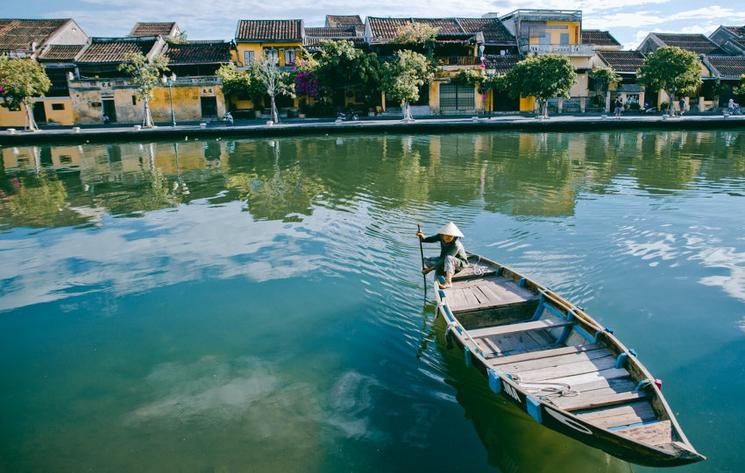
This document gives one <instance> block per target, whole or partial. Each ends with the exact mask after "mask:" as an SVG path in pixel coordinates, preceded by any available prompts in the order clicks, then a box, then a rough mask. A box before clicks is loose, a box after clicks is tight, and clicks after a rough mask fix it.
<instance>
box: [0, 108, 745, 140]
mask: <svg viewBox="0 0 745 473" xmlns="http://www.w3.org/2000/svg"><path fill="white" fill-rule="evenodd" d="M629 128H644V129H676V128H677V129H711V128H745V115H735V116H729V117H725V116H723V115H688V116H683V117H675V118H668V117H665V116H660V115H652V116H649V115H634V116H623V117H619V118H615V117H605V118H604V117H602V116H598V115H595V116H567V115H561V116H555V117H551V118H549V119H545V120H544V119H539V118H535V117H526V116H521V115H503V116H496V117H491V118H487V117H478V118H476V117H474V118H422V119H417V120H414V121H412V122H404V121H402V120H399V119H390V118H389V119H363V120H359V121H345V122H341V123H337V122H335V121H332V120H287V121H284V122H282V123H280V124H276V125H268V124H267V123H266V122H260V121H246V122H236V124H235V125H233V126H226V125H225V124H223V123H221V122H217V123H210V124H208V125H207V126H206V127H204V128H203V127H201V126H200V125H199V124H189V125H177V126H175V127H173V126H158V127H155V128H151V129H139V130H138V129H136V128H135V127H134V126H126V127H112V126H106V127H91V128H80V129H79V130H75V129H73V128H62V129H44V130H40V131H37V132H34V133H31V132H27V131H22V130H16V131H15V133H13V132H10V131H7V130H6V131H0V145H21V144H39V143H90V142H111V141H141V140H149V139H168V138H178V139H183V138H187V137H193V138H198V137H209V136H236V137H239V136H245V137H249V136H252V137H271V136H291V135H307V134H342V133H375V132H382V133H423V132H431V133H438V132H439V133H443V132H444V133H447V132H459V131H478V130H483V131H497V130H510V129H512V130H520V131H538V132H540V131H597V130H613V129H629Z"/></svg>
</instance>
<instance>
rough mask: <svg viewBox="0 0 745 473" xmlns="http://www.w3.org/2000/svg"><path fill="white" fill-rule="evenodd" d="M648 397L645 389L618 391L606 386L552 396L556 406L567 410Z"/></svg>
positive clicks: (603, 405) (615, 403) (590, 407)
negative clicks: (566, 395)
mask: <svg viewBox="0 0 745 473" xmlns="http://www.w3.org/2000/svg"><path fill="white" fill-rule="evenodd" d="M646 397H647V393H646V392H644V391H633V390H632V391H625V392H616V391H614V390H613V389H612V388H605V389H596V390H594V391H587V392H584V393H578V394H577V395H576V396H568V397H556V398H551V402H552V403H553V404H554V405H555V406H556V407H559V408H561V409H564V410H566V411H579V410H584V409H595V408H598V407H607V406H613V405H617V404H625V403H627V402H631V401H637V400H640V399H645V398H646Z"/></svg>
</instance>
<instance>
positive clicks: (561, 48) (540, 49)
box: [521, 44, 593, 56]
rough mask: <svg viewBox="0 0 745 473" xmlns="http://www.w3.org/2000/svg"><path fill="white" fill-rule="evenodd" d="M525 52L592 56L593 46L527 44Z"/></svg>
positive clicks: (524, 48) (523, 46)
mask: <svg viewBox="0 0 745 473" xmlns="http://www.w3.org/2000/svg"><path fill="white" fill-rule="evenodd" d="M521 49H522V50H523V52H527V53H533V54H537V55H542V54H563V55H565V56H592V54H593V49H592V45H591V44H527V45H522V47H521Z"/></svg>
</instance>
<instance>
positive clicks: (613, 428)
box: [608, 420, 660, 431]
mask: <svg viewBox="0 0 745 473" xmlns="http://www.w3.org/2000/svg"><path fill="white" fill-rule="evenodd" d="M659 422H660V421H659V420H645V421H644V422H636V423H635V424H627V425H617V426H615V427H608V430H610V431H615V430H623V429H631V428H634V427H641V426H642V425H650V424H657V423H659Z"/></svg>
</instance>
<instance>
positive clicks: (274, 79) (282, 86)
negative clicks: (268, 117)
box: [250, 58, 295, 123]
mask: <svg viewBox="0 0 745 473" xmlns="http://www.w3.org/2000/svg"><path fill="white" fill-rule="evenodd" d="M250 71H251V72H250V74H251V79H252V80H255V81H256V82H257V83H258V84H259V85H260V86H261V89H262V90H263V93H265V94H267V95H268V96H269V99H270V100H271V105H272V121H273V122H274V123H278V122H279V113H277V104H276V103H275V100H276V97H277V96H278V95H286V96H288V97H295V81H294V80H293V78H292V76H291V75H290V73H289V72H287V71H283V70H281V69H280V68H278V67H277V65H276V64H274V63H273V62H271V61H268V60H266V58H260V59H258V60H256V61H254V62H253V63H252V64H251V69H250Z"/></svg>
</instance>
